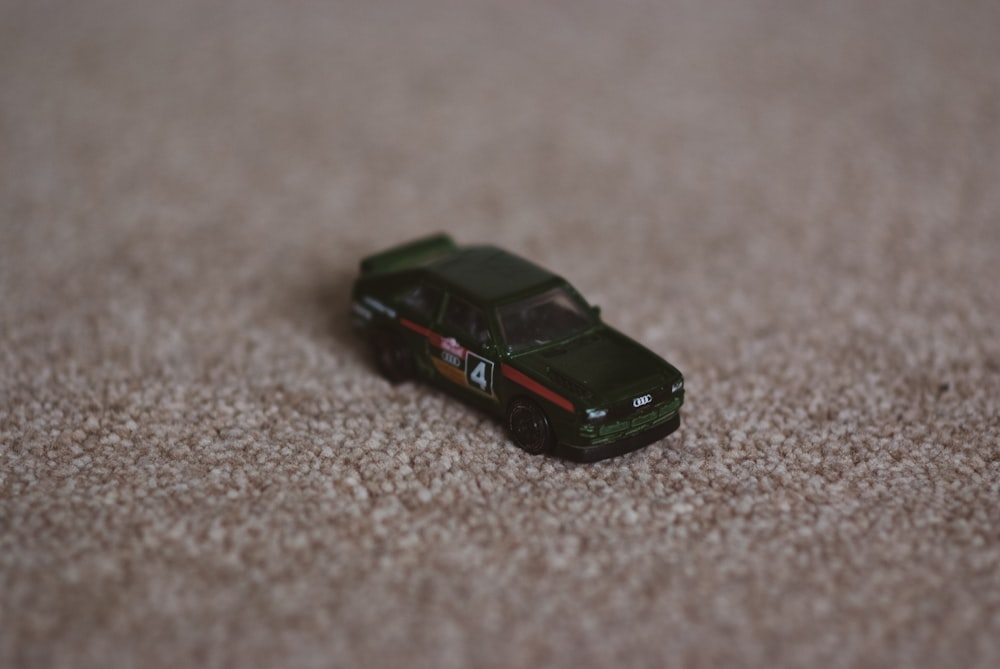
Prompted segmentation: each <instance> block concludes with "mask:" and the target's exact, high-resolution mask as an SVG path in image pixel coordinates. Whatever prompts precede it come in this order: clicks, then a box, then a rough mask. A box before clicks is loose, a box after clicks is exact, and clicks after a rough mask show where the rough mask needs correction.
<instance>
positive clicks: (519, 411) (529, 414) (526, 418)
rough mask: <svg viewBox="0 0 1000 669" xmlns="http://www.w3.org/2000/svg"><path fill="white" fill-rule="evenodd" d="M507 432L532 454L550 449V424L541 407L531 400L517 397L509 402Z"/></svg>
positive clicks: (516, 442) (515, 441)
mask: <svg viewBox="0 0 1000 669" xmlns="http://www.w3.org/2000/svg"><path fill="white" fill-rule="evenodd" d="M507 432H508V433H509V434H510V438H511V439H513V440H514V443H515V444H517V445H518V446H520V447H521V448H523V449H524V450H525V451H527V452H528V453H531V454H532V455H538V454H539V453H548V452H549V451H550V450H552V444H553V441H554V439H553V437H552V426H551V425H549V419H548V417H547V416H546V415H545V412H544V411H542V407H540V406H538V405H537V404H535V403H534V402H532V401H531V400H528V399H525V398H523V397H519V398H517V399H515V400H514V401H512V402H511V403H510V406H509V407H507Z"/></svg>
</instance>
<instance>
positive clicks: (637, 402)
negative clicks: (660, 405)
mask: <svg viewBox="0 0 1000 669" xmlns="http://www.w3.org/2000/svg"><path fill="white" fill-rule="evenodd" d="M652 401H653V396H652V395H649V394H646V395H643V396H642V397H636V398H635V399H634V400H632V406H634V407H635V408H636V409H638V408H639V407H642V406H646V405H647V404H649V403H650V402H652Z"/></svg>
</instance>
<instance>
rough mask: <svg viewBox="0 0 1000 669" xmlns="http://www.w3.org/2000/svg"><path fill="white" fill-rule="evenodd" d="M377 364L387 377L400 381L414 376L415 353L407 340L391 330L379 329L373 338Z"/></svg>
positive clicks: (393, 381) (393, 380) (394, 381)
mask: <svg viewBox="0 0 1000 669" xmlns="http://www.w3.org/2000/svg"><path fill="white" fill-rule="evenodd" d="M372 346H373V347H374V349H375V366H376V367H378V371H379V372H380V373H381V374H382V376H384V377H385V378H386V379H388V380H389V381H391V382H392V383H399V382H400V381H405V380H406V379H408V378H410V377H411V376H413V355H412V354H411V353H410V349H409V348H407V346H406V342H404V341H403V338H402V337H400V336H399V335H398V334H396V333H394V332H391V331H389V330H379V331H378V332H376V333H375V337H374V338H373V340H372Z"/></svg>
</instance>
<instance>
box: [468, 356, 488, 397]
mask: <svg viewBox="0 0 1000 669" xmlns="http://www.w3.org/2000/svg"><path fill="white" fill-rule="evenodd" d="M469 380H470V381H472V382H473V383H475V384H476V385H477V386H479V389H480V390H486V363H485V362H480V363H479V364H478V365H476V368H475V369H473V370H472V372H471V373H470V374H469Z"/></svg>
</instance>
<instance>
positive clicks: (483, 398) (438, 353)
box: [430, 295, 498, 405]
mask: <svg viewBox="0 0 1000 669" xmlns="http://www.w3.org/2000/svg"><path fill="white" fill-rule="evenodd" d="M436 329H437V331H438V336H436V337H431V338H430V346H431V357H432V360H433V362H434V366H435V367H436V368H437V370H438V372H439V374H440V376H441V378H442V379H443V380H444V381H445V382H446V383H447V384H448V385H450V386H452V387H454V388H455V389H457V390H458V391H459V392H460V393H462V394H464V395H466V396H467V397H468V399H470V400H472V401H473V402H476V403H478V404H483V405H495V404H496V403H497V396H496V391H495V388H494V379H495V375H496V372H497V370H498V365H497V363H498V360H497V358H496V347H495V345H494V339H493V335H492V332H491V330H490V324H489V320H488V319H487V317H486V313H485V312H484V311H483V310H482V309H480V308H479V307H477V306H475V305H474V304H472V303H471V302H468V301H467V300H464V299H462V298H461V297H457V296H455V295H449V296H447V299H446V302H445V305H444V309H443V310H442V312H441V318H440V323H439V324H438V327H437V328H436Z"/></svg>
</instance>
